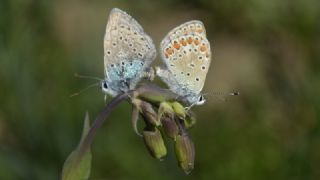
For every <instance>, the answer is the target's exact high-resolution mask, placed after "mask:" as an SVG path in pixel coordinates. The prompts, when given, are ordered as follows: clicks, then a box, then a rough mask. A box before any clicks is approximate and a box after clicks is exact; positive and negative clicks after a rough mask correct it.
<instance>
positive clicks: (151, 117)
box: [131, 98, 161, 126]
mask: <svg viewBox="0 0 320 180" xmlns="http://www.w3.org/2000/svg"><path fill="white" fill-rule="evenodd" d="M131 103H132V104H133V106H134V107H136V108H137V109H138V110H139V112H140V114H141V115H142V117H143V119H144V120H145V122H146V123H148V124H151V125H153V126H160V125H161V122H160V120H158V118H157V117H158V115H157V113H156V112H155V111H154V109H153V107H152V105H151V104H150V103H148V102H146V101H142V100H140V99H137V98H133V99H132V100H131ZM132 118H136V117H132Z"/></svg>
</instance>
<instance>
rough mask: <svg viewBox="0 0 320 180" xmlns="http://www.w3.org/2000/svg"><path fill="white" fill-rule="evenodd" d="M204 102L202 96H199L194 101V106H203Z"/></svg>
mask: <svg viewBox="0 0 320 180" xmlns="http://www.w3.org/2000/svg"><path fill="white" fill-rule="evenodd" d="M205 102H206V99H205V98H204V96H203V95H202V94H200V95H199V96H198V99H197V101H196V105H198V106H199V105H203V104H204V103H205Z"/></svg>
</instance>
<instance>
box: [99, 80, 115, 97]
mask: <svg viewBox="0 0 320 180" xmlns="http://www.w3.org/2000/svg"><path fill="white" fill-rule="evenodd" d="M100 88H101V90H102V92H104V93H106V94H108V95H111V96H116V95H117V94H118V93H117V92H116V91H114V90H113V89H111V88H110V85H109V83H108V81H106V80H102V81H101V84H100Z"/></svg>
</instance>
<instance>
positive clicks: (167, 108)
mask: <svg viewBox="0 0 320 180" xmlns="http://www.w3.org/2000/svg"><path fill="white" fill-rule="evenodd" d="M163 116H166V117H169V118H171V119H173V117H174V111H173V109H172V106H171V104H169V103H168V102H166V101H163V102H161V103H160V105H159V110H158V118H159V120H160V119H161V118H162V117H163Z"/></svg>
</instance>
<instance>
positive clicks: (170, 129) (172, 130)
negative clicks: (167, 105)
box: [161, 117, 179, 140]
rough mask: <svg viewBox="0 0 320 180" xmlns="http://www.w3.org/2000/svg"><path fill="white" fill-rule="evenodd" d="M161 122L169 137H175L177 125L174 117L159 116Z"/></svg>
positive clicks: (177, 129) (177, 131) (177, 130)
mask: <svg viewBox="0 0 320 180" xmlns="http://www.w3.org/2000/svg"><path fill="white" fill-rule="evenodd" d="M161 123H162V127H163V130H164V132H165V133H166V135H167V136H168V137H169V138H172V139H174V140H175V139H176V136H177V135H178V133H179V127H178V125H177V124H176V122H175V121H174V119H172V118H169V117H162V118H161Z"/></svg>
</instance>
